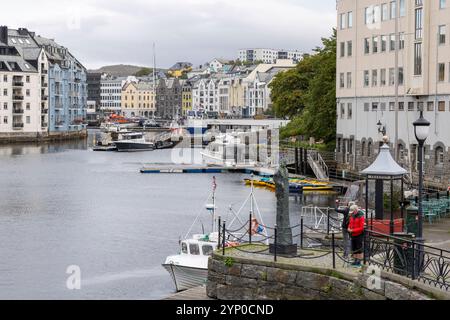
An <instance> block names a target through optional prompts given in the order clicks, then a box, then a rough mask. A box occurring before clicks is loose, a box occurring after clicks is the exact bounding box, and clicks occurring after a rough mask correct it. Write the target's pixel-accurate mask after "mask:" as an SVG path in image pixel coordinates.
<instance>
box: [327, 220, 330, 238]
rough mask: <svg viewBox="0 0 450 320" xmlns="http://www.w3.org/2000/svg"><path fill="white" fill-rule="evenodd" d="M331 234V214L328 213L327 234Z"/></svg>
mask: <svg viewBox="0 0 450 320" xmlns="http://www.w3.org/2000/svg"><path fill="white" fill-rule="evenodd" d="M329 235H330V215H327V236H329Z"/></svg>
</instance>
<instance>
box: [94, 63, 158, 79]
mask: <svg viewBox="0 0 450 320" xmlns="http://www.w3.org/2000/svg"><path fill="white" fill-rule="evenodd" d="M143 68H148V69H149V70H151V69H152V68H149V67H140V66H134V65H125V64H118V65H111V66H104V67H101V68H100V69H97V70H89V72H101V73H103V72H104V73H108V74H110V75H112V76H117V77H126V76H130V75H135V74H136V73H137V72H139V71H140V70H141V69H143ZM158 70H162V71H165V70H163V69H158Z"/></svg>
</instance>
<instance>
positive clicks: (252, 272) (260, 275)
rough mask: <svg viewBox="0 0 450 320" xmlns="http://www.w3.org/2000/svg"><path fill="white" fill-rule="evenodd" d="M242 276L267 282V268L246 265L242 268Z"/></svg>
mask: <svg viewBox="0 0 450 320" xmlns="http://www.w3.org/2000/svg"><path fill="white" fill-rule="evenodd" d="M241 276H242V277H246V278H253V279H256V280H267V267H263V266H256V265H248V264H245V265H243V266H242V269H241Z"/></svg>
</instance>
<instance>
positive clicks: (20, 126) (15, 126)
mask: <svg viewBox="0 0 450 320" xmlns="http://www.w3.org/2000/svg"><path fill="white" fill-rule="evenodd" d="M13 129H14V130H20V129H23V122H14V123H13Z"/></svg>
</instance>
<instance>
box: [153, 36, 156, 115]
mask: <svg viewBox="0 0 450 320" xmlns="http://www.w3.org/2000/svg"><path fill="white" fill-rule="evenodd" d="M155 72H156V45H155V43H154V42H153V99H154V100H153V103H154V106H155V110H154V111H153V119H155V112H156V74H155Z"/></svg>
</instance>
